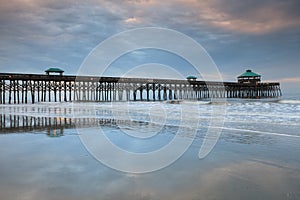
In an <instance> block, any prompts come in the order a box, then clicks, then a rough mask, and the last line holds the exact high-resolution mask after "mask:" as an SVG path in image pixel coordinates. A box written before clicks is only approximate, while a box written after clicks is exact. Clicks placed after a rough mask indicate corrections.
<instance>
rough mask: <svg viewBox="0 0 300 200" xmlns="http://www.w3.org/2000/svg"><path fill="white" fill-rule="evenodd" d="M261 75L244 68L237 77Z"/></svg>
mask: <svg viewBox="0 0 300 200" xmlns="http://www.w3.org/2000/svg"><path fill="white" fill-rule="evenodd" d="M260 76H261V75H259V74H256V73H254V72H252V71H251V70H250V69H248V70H246V72H245V73H243V74H241V75H240V76H239V77H238V78H242V77H260Z"/></svg>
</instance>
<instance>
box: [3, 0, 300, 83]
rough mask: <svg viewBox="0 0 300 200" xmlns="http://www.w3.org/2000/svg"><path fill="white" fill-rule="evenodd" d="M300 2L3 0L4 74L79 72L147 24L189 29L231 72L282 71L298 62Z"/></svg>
mask: <svg viewBox="0 0 300 200" xmlns="http://www.w3.org/2000/svg"><path fill="white" fill-rule="evenodd" d="M298 7H299V1H297V0H287V1H280V0H263V1H261V0H260V1H259V0H253V1H248V2H245V1H240V0H210V1H199V0H172V1H171V0H166V1H158V0H126V1H118V0H113V1H106V0H86V1H76V2H74V1H73V0H63V1H58V0H51V1H50V0H11V1H4V0H0V26H1V32H0V38H1V39H0V71H2V72H8V71H7V70H8V67H11V68H10V69H9V70H10V71H12V72H13V71H15V72H25V71H28V72H29V71H30V72H35V73H39V72H40V71H41V70H43V69H44V68H46V67H49V66H60V67H62V68H64V69H65V70H66V73H69V74H74V73H76V72H77V69H78V68H79V66H80V64H81V63H82V61H83V60H84V58H85V57H86V56H87V55H88V54H89V52H90V51H91V50H92V49H93V48H94V47H95V46H96V45H98V44H99V43H100V42H102V41H103V40H104V39H106V38H108V37H109V36H112V35H114V34H116V33H119V32H121V31H124V30H128V29H132V28H140V27H146V26H158V27H164V28H171V29H175V30H178V31H180V32H183V33H185V34H187V35H188V36H190V37H192V38H193V39H195V40H196V41H198V42H200V43H201V44H203V46H204V47H205V48H206V49H207V50H208V52H209V53H210V54H211V55H212V57H213V58H214V59H215V61H216V63H217V64H218V65H219V67H220V68H221V69H222V68H223V69H225V70H226V71H224V72H226V73H230V74H235V73H237V74H238V73H240V72H241V71H243V70H244V69H241V66H243V65H260V66H262V68H264V69H265V71H267V70H268V67H270V66H271V68H272V69H275V68H276V69H280V66H281V65H282V66H283V65H286V64H285V63H289V62H291V60H292V61H293V63H289V64H290V65H289V66H292V65H293V66H294V64H295V63H299V59H297V58H298V57H296V56H295V55H296V54H297V53H298V52H299V49H300V48H299V45H298V44H299V39H298V38H299V31H300V24H299V23H300V14H299V12H298V10H297V8H298ZM280 41H281V43H280ZM274 46H276V47H280V49H279V48H278V49H275V48H274ZM187 49H188V48H187ZM292 50H293V51H294V53H291V51H292ZM283 52H284V54H283ZM278 58H280V61H281V62H280V64H278V63H279V62H277V60H276V59H278ZM268 59H269V60H268ZM270 59H271V60H272V61H270ZM12 66H13V68H12ZM289 69H291V70H290V71H291V72H289V73H290V74H294V73H295V72H296V71H297V69H296V68H295V67H289ZM221 71H222V70H221ZM276 73H277V72H276ZM278 74H280V73H277V75H278ZM273 77H275V76H272V77H269V78H270V79H271V78H273ZM285 77H286V76H285Z"/></svg>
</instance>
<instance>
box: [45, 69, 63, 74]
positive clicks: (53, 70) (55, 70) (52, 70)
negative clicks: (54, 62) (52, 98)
mask: <svg viewBox="0 0 300 200" xmlns="http://www.w3.org/2000/svg"><path fill="white" fill-rule="evenodd" d="M45 72H56V73H61V72H64V70H62V69H59V68H49V69H47V70H45Z"/></svg>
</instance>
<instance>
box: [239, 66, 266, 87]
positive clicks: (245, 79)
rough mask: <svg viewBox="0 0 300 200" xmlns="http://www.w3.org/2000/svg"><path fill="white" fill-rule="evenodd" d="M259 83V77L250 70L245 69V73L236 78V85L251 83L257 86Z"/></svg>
mask: <svg viewBox="0 0 300 200" xmlns="http://www.w3.org/2000/svg"><path fill="white" fill-rule="evenodd" d="M260 81H261V75H259V74H256V73H254V72H252V70H251V69H247V70H246V72H245V73H243V74H241V75H240V76H238V83H251V84H257V83H260Z"/></svg>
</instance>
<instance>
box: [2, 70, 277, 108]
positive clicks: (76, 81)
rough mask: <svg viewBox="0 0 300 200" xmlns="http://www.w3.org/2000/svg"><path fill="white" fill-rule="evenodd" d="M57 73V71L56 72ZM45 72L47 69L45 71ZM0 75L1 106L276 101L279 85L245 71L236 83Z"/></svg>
mask: <svg viewBox="0 0 300 200" xmlns="http://www.w3.org/2000/svg"><path fill="white" fill-rule="evenodd" d="M56 70H57V69H56ZM46 71H47V70H46ZM46 73H47V74H16V73H0V104H27V103H32V104H33V103H36V102H73V101H83V102H111V101H166V100H201V99H208V98H250V99H260V98H276V97H280V96H281V95H282V93H281V89H280V83H277V82H272V83H264V82H261V80H260V75H258V74H255V73H253V72H251V70H247V72H246V73H244V74H242V75H241V76H239V77H238V81H237V82H213V81H198V80H196V77H193V76H192V77H187V79H186V80H172V79H147V78H123V77H96V76H70V75H63V71H58V73H59V75H53V74H49V71H47V72H46Z"/></svg>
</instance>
